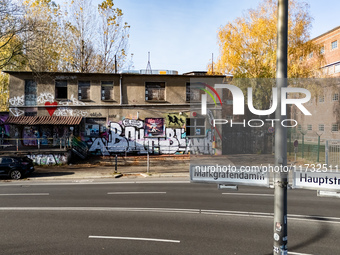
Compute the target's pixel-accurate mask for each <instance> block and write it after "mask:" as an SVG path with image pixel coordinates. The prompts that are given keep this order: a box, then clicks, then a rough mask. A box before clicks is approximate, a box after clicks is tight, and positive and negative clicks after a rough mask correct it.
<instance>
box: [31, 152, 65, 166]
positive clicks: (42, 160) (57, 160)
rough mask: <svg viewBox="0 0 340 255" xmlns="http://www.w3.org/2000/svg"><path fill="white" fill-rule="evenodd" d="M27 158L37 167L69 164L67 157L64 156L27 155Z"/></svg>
mask: <svg viewBox="0 0 340 255" xmlns="http://www.w3.org/2000/svg"><path fill="white" fill-rule="evenodd" d="M27 157H28V158H30V159H32V160H33V162H34V163H35V164H37V165H57V164H67V156H66V155H64V154H48V155H41V154H40V155H27Z"/></svg>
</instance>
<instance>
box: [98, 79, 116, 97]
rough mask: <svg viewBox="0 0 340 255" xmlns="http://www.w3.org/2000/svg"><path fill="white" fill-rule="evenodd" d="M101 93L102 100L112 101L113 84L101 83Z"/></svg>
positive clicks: (110, 82)
mask: <svg viewBox="0 0 340 255" xmlns="http://www.w3.org/2000/svg"><path fill="white" fill-rule="evenodd" d="M101 93H102V95H101V97H102V100H113V82H112V81H102V88H101Z"/></svg>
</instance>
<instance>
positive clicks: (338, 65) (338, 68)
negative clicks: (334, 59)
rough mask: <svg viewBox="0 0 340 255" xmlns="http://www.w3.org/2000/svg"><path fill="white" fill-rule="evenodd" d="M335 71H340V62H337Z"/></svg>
mask: <svg viewBox="0 0 340 255" xmlns="http://www.w3.org/2000/svg"><path fill="white" fill-rule="evenodd" d="M334 69H335V70H334V72H335V73H340V64H336V65H335V66H334Z"/></svg>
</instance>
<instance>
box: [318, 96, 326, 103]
mask: <svg viewBox="0 0 340 255" xmlns="http://www.w3.org/2000/svg"><path fill="white" fill-rule="evenodd" d="M323 102H325V96H324V95H322V96H319V103H323Z"/></svg>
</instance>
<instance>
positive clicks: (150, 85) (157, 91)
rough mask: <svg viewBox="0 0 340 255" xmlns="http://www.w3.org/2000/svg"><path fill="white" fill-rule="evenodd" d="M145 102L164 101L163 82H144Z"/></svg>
mask: <svg viewBox="0 0 340 255" xmlns="http://www.w3.org/2000/svg"><path fill="white" fill-rule="evenodd" d="M145 101H165V82H146V83H145Z"/></svg>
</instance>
